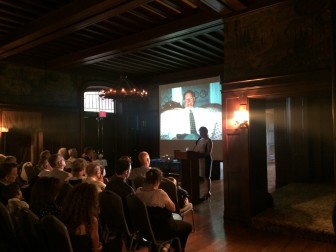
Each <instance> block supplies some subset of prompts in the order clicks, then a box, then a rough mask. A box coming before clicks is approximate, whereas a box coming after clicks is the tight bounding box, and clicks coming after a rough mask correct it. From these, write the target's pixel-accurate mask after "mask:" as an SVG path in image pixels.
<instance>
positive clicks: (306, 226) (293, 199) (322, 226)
mask: <svg viewBox="0 0 336 252" xmlns="http://www.w3.org/2000/svg"><path fill="white" fill-rule="evenodd" d="M272 196H273V199H274V208H272V209H267V210H266V211H264V212H262V213H260V214H258V215H257V216H255V217H253V219H252V225H253V227H255V228H256V229H261V230H267V231H272V232H279V233H284V234H290V235H296V236H299V237H304V238H308V239H314V240H320V241H328V242H336V238H335V233H334V229H333V225H332V220H331V216H332V209H333V206H334V204H335V202H336V190H335V186H334V185H325V184H289V185H287V186H284V187H282V188H280V189H277V190H275V191H274V192H273V193H272Z"/></svg>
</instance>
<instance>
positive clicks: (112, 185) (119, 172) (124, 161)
mask: <svg viewBox="0 0 336 252" xmlns="http://www.w3.org/2000/svg"><path fill="white" fill-rule="evenodd" d="M131 164H132V160H131V158H130V157H128V156H122V157H120V158H119V159H118V161H117V165H116V169H115V174H114V175H113V176H112V177H111V179H110V181H109V183H108V184H107V185H106V190H110V191H112V192H115V193H116V194H118V195H119V196H120V197H122V198H123V199H125V197H126V196H127V195H129V194H131V193H134V190H133V188H132V187H130V186H129V185H128V184H127V183H126V180H127V178H128V177H129V174H130V172H131Z"/></svg>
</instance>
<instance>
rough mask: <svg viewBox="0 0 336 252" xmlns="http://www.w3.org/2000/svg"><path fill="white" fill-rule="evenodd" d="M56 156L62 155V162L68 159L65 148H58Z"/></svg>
mask: <svg viewBox="0 0 336 252" xmlns="http://www.w3.org/2000/svg"><path fill="white" fill-rule="evenodd" d="M57 154H59V155H62V157H64V160H67V159H68V150H67V148H65V147H61V148H59V149H58V152H57Z"/></svg>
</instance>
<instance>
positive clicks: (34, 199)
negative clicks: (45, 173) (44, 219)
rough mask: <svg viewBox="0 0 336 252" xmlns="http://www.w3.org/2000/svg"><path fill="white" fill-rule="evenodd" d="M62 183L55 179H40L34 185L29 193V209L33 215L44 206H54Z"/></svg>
mask: <svg viewBox="0 0 336 252" xmlns="http://www.w3.org/2000/svg"><path fill="white" fill-rule="evenodd" d="M61 187H62V182H61V180H60V179H58V178H55V177H41V178H38V179H37V180H36V182H35V183H34V185H33V187H32V189H31V193H30V203H29V206H30V209H31V210H32V211H33V212H34V213H39V211H40V210H41V209H42V208H44V207H45V206H48V205H51V204H54V203H55V201H56V198H57V196H58V194H59V193H60V190H61Z"/></svg>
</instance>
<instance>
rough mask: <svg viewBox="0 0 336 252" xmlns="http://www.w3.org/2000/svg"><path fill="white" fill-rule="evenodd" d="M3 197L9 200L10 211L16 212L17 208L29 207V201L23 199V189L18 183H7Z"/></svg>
mask: <svg viewBox="0 0 336 252" xmlns="http://www.w3.org/2000/svg"><path fill="white" fill-rule="evenodd" d="M2 197H3V198H4V200H5V201H6V202H7V208H8V210H9V213H14V212H15V211H16V210H17V209H21V208H29V205H28V204H27V202H25V201H24V200H23V196H22V191H21V189H20V185H19V184H18V183H12V184H9V185H6V186H5V187H4V188H3V190H2Z"/></svg>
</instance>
